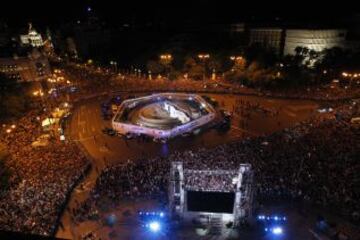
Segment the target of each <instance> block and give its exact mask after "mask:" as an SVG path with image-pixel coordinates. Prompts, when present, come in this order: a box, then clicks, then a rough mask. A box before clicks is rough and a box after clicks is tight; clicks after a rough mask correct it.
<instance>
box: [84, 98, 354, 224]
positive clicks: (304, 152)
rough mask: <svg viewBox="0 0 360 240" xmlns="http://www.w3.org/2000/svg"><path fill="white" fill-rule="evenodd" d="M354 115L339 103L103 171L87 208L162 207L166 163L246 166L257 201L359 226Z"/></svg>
mask: <svg viewBox="0 0 360 240" xmlns="http://www.w3.org/2000/svg"><path fill="white" fill-rule="evenodd" d="M359 114H360V109H359V106H358V105H356V104H354V105H351V104H346V105H343V106H339V107H337V109H336V110H335V111H334V112H333V113H332V114H329V115H328V116H327V117H326V118H324V117H322V118H312V119H310V120H307V121H306V122H301V123H299V124H297V125H296V126H295V127H293V128H291V129H285V130H283V131H280V132H276V133H274V134H271V135H269V136H260V137H257V138H253V139H245V140H243V141H241V142H236V143H230V144H224V145H220V146H217V147H215V148H212V149H206V148H201V149H198V150H189V151H185V152H175V153H173V154H171V155H170V156H169V157H166V158H164V157H155V158H150V159H142V160H140V161H138V162H135V163H134V162H130V161H129V162H128V163H126V164H124V165H118V166H111V167H109V168H107V169H105V171H103V172H102V173H101V175H100V177H99V178H98V180H97V183H96V186H95V188H94V189H93V190H92V194H91V197H90V198H89V200H88V201H87V205H88V206H89V205H91V206H92V207H96V204H97V203H99V202H101V200H102V199H104V198H106V199H111V200H114V202H118V201H119V200H121V199H123V198H141V197H144V198H149V197H150V198H157V199H162V200H164V201H166V193H167V186H168V180H169V169H170V163H171V162H172V161H182V162H183V164H184V169H193V170H202V171H206V170H212V171H213V170H234V169H238V167H239V164H240V163H250V164H251V165H252V167H253V169H254V171H255V179H256V192H257V194H256V196H257V198H258V199H259V200H269V199H283V200H303V201H307V202H312V203H314V204H318V205H320V206H324V207H334V208H333V209H337V213H340V214H343V215H344V216H346V217H349V218H352V219H353V220H354V221H359V211H360V201H359V199H360V190H359V189H360V187H359V184H360V177H359V172H360V171H359V170H360V164H359V162H358V160H357V159H358V156H360V128H359V126H358V125H356V124H352V123H351V122H350V119H351V117H354V116H359ZM264 142H266V143H267V144H264ZM187 177H188V178H187V179H185V184H188V185H191V186H192V188H196V189H202V190H204V189H205V188H207V187H209V188H210V189H212V188H214V189H213V190H215V188H216V189H218V187H213V186H225V187H224V189H228V190H231V189H233V183H232V181H230V179H231V178H228V179H227V180H225V179H223V178H222V177H219V178H216V177H212V178H211V177H210V178H207V176H206V174H203V175H202V176H194V177H193V176H192V175H190V176H189V175H187ZM214 182H216V183H214Z"/></svg>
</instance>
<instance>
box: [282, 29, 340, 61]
mask: <svg viewBox="0 0 360 240" xmlns="http://www.w3.org/2000/svg"><path fill="white" fill-rule="evenodd" d="M346 33H347V31H346V30H343V29H321V30H309V29H287V30H286V31H285V40H284V55H294V54H295V48H296V47H306V48H308V49H309V50H315V51H316V52H321V51H322V50H324V49H326V48H333V47H341V48H344V46H345V40H346V39H345V38H346Z"/></svg>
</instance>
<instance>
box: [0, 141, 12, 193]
mask: <svg viewBox="0 0 360 240" xmlns="http://www.w3.org/2000/svg"><path fill="white" fill-rule="evenodd" d="M7 156H8V152H7V151H6V147H5V146H4V145H2V144H1V143H0V191H2V190H3V189H7V188H8V186H9V177H10V171H9V169H8V168H7V167H6V165H5V159H6V157H7Z"/></svg>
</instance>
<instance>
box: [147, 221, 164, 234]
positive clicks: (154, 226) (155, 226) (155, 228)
mask: <svg viewBox="0 0 360 240" xmlns="http://www.w3.org/2000/svg"><path fill="white" fill-rule="evenodd" d="M160 228H161V225H160V223H159V222H158V221H153V222H150V223H149V229H150V231H152V232H154V233H155V232H158V231H160Z"/></svg>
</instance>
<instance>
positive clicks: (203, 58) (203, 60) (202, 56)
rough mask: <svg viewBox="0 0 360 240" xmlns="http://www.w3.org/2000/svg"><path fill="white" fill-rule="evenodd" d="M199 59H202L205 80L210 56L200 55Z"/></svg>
mask: <svg viewBox="0 0 360 240" xmlns="http://www.w3.org/2000/svg"><path fill="white" fill-rule="evenodd" d="M198 58H199V59H200V61H201V62H202V64H203V67H204V72H203V80H205V73H206V69H205V68H206V65H205V63H206V61H207V60H208V59H209V58H210V54H208V53H206V54H198Z"/></svg>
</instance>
